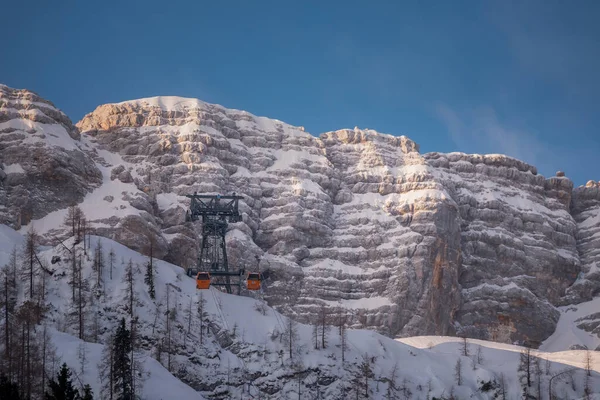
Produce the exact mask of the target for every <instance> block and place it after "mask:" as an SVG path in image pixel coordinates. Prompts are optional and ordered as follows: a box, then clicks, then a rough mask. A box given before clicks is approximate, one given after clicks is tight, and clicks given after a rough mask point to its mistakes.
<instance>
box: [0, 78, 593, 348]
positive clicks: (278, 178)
mask: <svg viewBox="0 0 600 400" xmlns="http://www.w3.org/2000/svg"><path fill="white" fill-rule="evenodd" d="M4 88H5V91H7V90H9V89H8V88H6V87H4ZM0 111H1V110H0ZM77 127H78V129H79V130H80V131H81V133H82V135H81V136H82V138H81V139H80V142H79V143H78V146H79V147H80V148H82V149H84V150H85V153H82V154H84V155H87V156H89V157H90V158H91V159H92V160H93V162H94V167H95V168H97V170H98V171H100V176H101V182H98V183H97V184H95V186H98V187H97V188H96V189H95V190H93V191H91V192H89V193H87V195H85V197H83V199H82V200H81V202H80V203H79V206H80V207H81V208H82V209H83V211H84V213H85V214H86V216H87V218H88V220H89V221H90V223H91V227H92V230H93V231H94V232H95V233H96V234H99V235H102V236H105V237H108V238H112V239H115V240H117V241H119V242H121V243H123V244H125V245H127V246H128V247H130V248H132V249H135V250H137V251H141V252H145V251H147V249H148V247H149V242H150V238H151V237H152V236H156V237H157V238H158V239H157V241H156V243H155V246H154V251H155V254H156V255H157V256H158V257H160V258H163V259H164V260H166V261H170V262H172V263H174V264H176V265H180V266H182V267H188V266H191V265H193V264H194V263H195V260H196V255H197V252H196V249H197V248H198V232H199V229H198V228H199V226H198V225H195V224H191V223H186V222H185V212H186V209H187V207H188V202H187V199H186V198H185V195H186V194H191V193H193V192H196V191H197V192H199V193H208V194H216V193H222V194H231V193H234V192H235V193H237V194H240V195H242V196H243V197H244V200H243V201H241V202H240V209H241V211H242V214H243V221H242V222H239V223H236V224H231V225H230V231H229V232H228V234H227V242H228V246H229V250H230V251H229V253H230V254H229V256H230V261H231V262H232V263H233V264H235V265H240V266H242V267H244V268H246V269H254V268H256V267H257V261H256V257H258V258H259V260H260V262H259V267H260V269H261V271H262V272H263V273H264V276H265V278H266V279H265V281H264V285H263V286H264V298H265V300H267V301H268V303H269V304H270V305H272V306H274V307H275V308H277V309H278V310H279V311H281V312H283V313H284V314H285V315H289V316H294V317H295V318H297V319H299V320H300V321H303V322H309V321H314V320H315V315H316V312H317V310H318V309H319V307H320V306H321V305H325V306H327V307H329V308H330V309H335V310H348V311H349V312H350V313H352V314H353V315H354V318H353V324H354V326H355V327H363V328H371V329H376V330H378V331H379V332H382V333H385V334H388V335H390V336H407V335H417V334H440V335H443V334H453V333H455V332H456V331H458V332H460V333H464V334H467V335H469V336H471V337H478V338H488V339H497V340H503V341H510V342H514V341H526V342H528V343H530V344H531V345H534V346H536V345H539V344H540V343H541V342H542V341H543V340H544V339H545V338H547V337H548V336H550V335H551V334H552V333H553V332H554V329H555V327H556V324H557V321H558V319H559V315H560V313H559V311H558V309H557V307H559V306H563V305H568V304H574V303H578V302H580V301H583V300H589V299H591V298H592V297H593V296H595V295H596V293H597V291H598V290H597V289H598V288H600V286H598V285H600V284H599V283H598V279H596V275H595V274H596V269H595V268H596V266H595V263H594V262H595V259H596V258H597V257H596V255H597V251H596V250H597V246H595V244H596V239H595V237H596V235H595V234H594V233H595V230H594V229H596V228H597V227H596V225H598V224H595V222H594V221H596V220H597V217H598V215H599V214H598V213H599V212H600V205H599V204H600V201H597V200H596V198H597V197H598V196H597V195H595V194H594V193H596V194H597V192H598V187H597V185H595V184H594V185H592V184H589V185H587V186H588V187H586V188H583V189H582V188H578V189H575V190H573V185H572V182H571V181H570V180H569V179H568V178H566V177H565V176H564V173H560V174H558V173H557V176H555V177H551V178H549V179H546V178H544V177H543V176H541V175H538V174H537V171H536V169H535V167H533V166H531V165H528V164H526V163H524V162H522V161H519V160H515V159H513V158H510V157H506V156H503V155H467V154H462V153H450V154H441V153H428V154H424V155H422V154H420V153H419V149H418V145H417V144H416V143H415V142H413V141H412V140H410V139H409V138H406V137H404V136H400V137H395V136H391V135H385V134H381V133H377V132H375V131H372V130H366V129H364V130H363V129H359V128H355V129H344V130H339V131H334V132H328V133H325V134H323V135H321V136H320V137H315V136H313V135H310V134H309V133H307V132H305V130H304V129H303V128H302V127H294V126H291V125H288V124H285V123H283V122H281V121H278V120H272V119H268V118H264V117H257V116H254V115H252V114H249V113H247V112H245V111H239V110H231V109H227V108H225V107H222V106H219V105H213V104H208V103H204V102H202V101H200V100H196V99H186V98H180V97H154V98H147V99H140V100H134V101H126V102H123V103H117V104H106V105H102V106H99V107H98V108H97V109H96V110H95V111H94V112H92V113H90V114H88V115H86V116H85V117H84V118H83V119H82V121H80V122H79V123H78V124H77ZM0 157H1V155H0ZM4 164H5V165H4V166H3V171H2V172H1V173H0V180H4V181H6V180H7V177H10V176H19V175H20V174H22V172H20V171H21V169H23V170H24V171H27V166H26V165H25V164H23V163H20V162H17V161H10V162H4ZM11 179H13V178H11ZM15 179H16V178H15ZM30 185H32V186H35V182H34V183H30ZM5 187H6V185H5V184H3V183H0V207H3V206H4V207H5V208H6V207H8V206H7V205H6V204H8V203H6V201H3V198H2V197H1V196H2V190H5ZM594 190H595V192H594ZM595 196H596V197H595ZM11 204H12V203H11ZM67 206H68V203H67V202H65V201H63V202H62V208H61V207H59V208H60V209H57V210H56V211H53V212H51V213H49V214H47V215H45V216H43V217H42V218H38V217H36V219H35V220H34V221H33V225H35V227H36V229H38V230H40V231H41V232H42V233H52V234H60V233H61V229H60V224H61V222H62V219H63V218H64V215H65V212H66V211H65V208H66V207H67ZM14 207H15V206H14V205H13V208H14ZM571 210H572V211H571ZM17 212H18V210H17ZM12 214H14V213H12ZM12 214H11V215H12ZM40 214H43V213H40ZM15 215H16V214H15ZM6 221H7V222H9V223H13V222H12V220H10V219H7V220H6ZM13 226H18V225H16V224H14V223H13ZM25 229H26V227H24V228H23V229H22V231H24V230H25ZM64 231H65V230H64V229H63V232H64ZM595 249H596V250H595ZM580 273H583V275H582V276H579V275H578V274H580ZM574 282H575V285H573V283H574Z"/></svg>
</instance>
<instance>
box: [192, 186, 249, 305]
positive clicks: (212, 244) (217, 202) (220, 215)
mask: <svg viewBox="0 0 600 400" xmlns="http://www.w3.org/2000/svg"><path fill="white" fill-rule="evenodd" d="M186 197H189V198H190V199H191V202H190V209H189V210H188V212H187V215H186V220H188V221H197V220H198V219H200V217H202V243H201V246H200V251H199V253H198V262H197V264H196V268H195V269H192V268H189V269H188V275H189V276H194V275H196V274H197V273H198V272H208V273H209V274H210V277H211V280H212V277H215V278H216V279H215V280H214V281H213V282H210V284H211V285H215V286H225V289H226V290H227V293H232V290H231V287H232V286H237V287H238V289H237V292H238V293H237V294H240V289H241V282H242V276H243V275H244V270H243V269H239V268H235V267H233V268H230V266H229V263H228V261H227V247H226V244H225V233H227V223H228V222H240V221H241V220H242V216H241V215H240V212H239V210H238V201H239V200H242V199H243V197H242V196H236V195H235V193H233V195H232V196H221V195H220V194H217V195H200V194H197V192H194V194H193V195H189V194H188V195H186ZM232 280H233V281H234V282H233V283H232Z"/></svg>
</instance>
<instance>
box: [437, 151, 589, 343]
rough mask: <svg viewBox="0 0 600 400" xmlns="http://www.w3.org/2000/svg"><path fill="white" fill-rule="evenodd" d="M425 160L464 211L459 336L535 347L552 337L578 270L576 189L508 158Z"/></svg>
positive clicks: (461, 156)
mask: <svg viewBox="0 0 600 400" xmlns="http://www.w3.org/2000/svg"><path fill="white" fill-rule="evenodd" d="M425 158H426V159H427V160H428V162H429V163H430V165H432V166H434V167H435V168H436V172H435V174H436V177H437V178H438V179H439V180H440V181H441V182H443V183H444V186H445V187H446V188H447V190H448V193H450V195H451V196H452V198H453V199H454V200H455V201H456V203H457V204H458V207H459V209H460V220H461V222H460V224H461V227H460V236H461V243H462V245H461V249H462V265H461V273H460V284H461V286H462V301H463V304H462V307H461V310H460V311H459V312H458V313H457V316H456V321H457V323H458V324H460V327H459V330H460V331H461V332H462V333H464V334H467V335H469V336H474V337H481V338H492V336H493V335H494V334H495V332H497V331H510V332H512V334H511V336H510V337H511V340H513V341H514V340H517V341H522V342H529V343H530V344H531V345H533V346H537V345H538V344H539V343H540V342H541V341H542V340H543V339H545V338H546V337H548V336H549V335H550V334H551V333H552V332H553V331H554V328H555V326H556V323H557V321H558V317H559V313H558V311H556V309H555V308H554V306H553V304H554V305H556V304H559V303H560V302H561V298H562V297H563V296H564V295H565V291H566V289H567V288H568V287H569V286H570V285H571V284H572V283H573V282H574V281H575V279H576V278H577V273H578V272H579V270H580V261H579V257H578V253H577V247H576V241H575V233H576V230H577V227H576V224H575V221H574V220H573V218H572V217H571V215H570V214H569V205H570V196H571V190H572V187H573V184H572V183H571V181H570V180H569V179H567V178H565V177H559V176H556V177H553V178H550V179H545V178H544V177H543V176H541V175H538V174H537V171H536V169H535V168H534V167H533V166H530V165H528V164H526V163H523V162H521V161H518V160H515V159H513V158H510V157H506V156H502V155H484V156H482V155H468V154H463V153H450V154H440V153H430V154H426V155H425Z"/></svg>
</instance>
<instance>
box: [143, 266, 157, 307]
mask: <svg viewBox="0 0 600 400" xmlns="http://www.w3.org/2000/svg"><path fill="white" fill-rule="evenodd" d="M144 283H145V284H146V285H148V294H149V295H150V298H151V299H152V300H154V299H155V297H156V292H155V291H154V268H153V266H152V258H150V261H148V263H147V264H146V275H145V276H144Z"/></svg>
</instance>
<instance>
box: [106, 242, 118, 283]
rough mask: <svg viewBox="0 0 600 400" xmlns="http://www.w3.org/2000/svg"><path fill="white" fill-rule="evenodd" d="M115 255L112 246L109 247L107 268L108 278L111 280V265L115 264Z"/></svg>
mask: <svg viewBox="0 0 600 400" xmlns="http://www.w3.org/2000/svg"><path fill="white" fill-rule="evenodd" d="M116 258H117V256H116V255H115V251H114V250H113V248H112V247H111V248H110V252H109V253H108V268H109V278H110V280H111V281H112V272H113V267H114V265H115V260H116Z"/></svg>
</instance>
